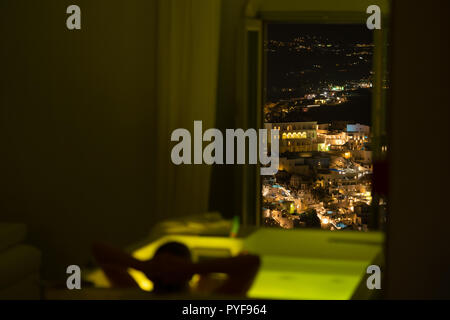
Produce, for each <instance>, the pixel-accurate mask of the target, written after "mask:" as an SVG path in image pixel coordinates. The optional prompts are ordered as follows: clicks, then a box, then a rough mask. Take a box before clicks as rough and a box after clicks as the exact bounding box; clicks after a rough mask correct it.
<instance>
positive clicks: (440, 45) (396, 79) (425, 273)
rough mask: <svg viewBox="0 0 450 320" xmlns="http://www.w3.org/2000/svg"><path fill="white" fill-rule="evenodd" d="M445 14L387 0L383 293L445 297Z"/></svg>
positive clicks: (449, 268) (449, 267)
mask: <svg viewBox="0 0 450 320" xmlns="http://www.w3.org/2000/svg"><path fill="white" fill-rule="evenodd" d="M449 12H450V3H449V1H446V0H441V1H417V2H410V1H393V16H392V22H393V28H392V29H393V34H392V39H391V43H392V59H391V62H392V77H391V79H392V100H391V110H390V119H391V121H390V122H391V148H390V150H391V154H390V174H391V179H390V182H391V186H390V197H389V203H390V209H389V223H388V233H387V236H388V241H387V267H388V270H387V277H388V278H387V283H386V285H387V287H386V289H387V297H388V298H402V299H404V298H450V249H449V245H450V232H449V224H448V213H449V209H448V207H449V205H448V198H449V196H448V194H449V188H448V183H449V181H450V175H449V161H448V160H449V158H448V155H449V143H448V139H449V136H450V135H449V119H450V117H449V116H450V112H449V109H450V106H449V102H448V101H449V100H448V92H449V88H450V78H449V72H450V68H449V64H450V59H449V56H450V52H449V41H450V37H449V33H448V13H449Z"/></svg>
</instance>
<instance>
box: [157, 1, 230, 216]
mask: <svg viewBox="0 0 450 320" xmlns="http://www.w3.org/2000/svg"><path fill="white" fill-rule="evenodd" d="M220 7H221V6H220V0H159V1H158V14H157V16H158V22H157V25H158V31H157V42H158V43H157V55H156V59H157V60H156V65H157V75H156V93H157V101H156V103H157V115H156V117H157V118H156V120H157V121H156V123H157V124H156V125H157V136H156V137H155V139H156V140H157V145H158V147H157V149H156V153H155V157H156V158H157V159H158V161H157V167H156V168H155V170H156V171H157V178H156V181H155V192H156V202H157V203H156V206H155V208H156V210H157V213H156V214H157V215H158V219H160V220H161V219H166V218H169V217H177V216H181V215H183V216H185V215H189V214H199V213H203V212H206V211H207V210H208V199H209V190H210V174H211V168H210V167H209V166H206V165H182V166H175V165H174V164H172V161H171V158H170V154H171V150H172V147H173V145H174V144H175V143H173V142H171V141H170V137H171V133H172V132H173V130H175V129H177V128H186V129H188V130H189V131H190V132H191V135H192V138H193V127H194V126H193V125H194V121H195V120H202V121H203V130H206V129H208V128H212V127H214V126H215V115H216V92H217V74H218V60H219V38H220Z"/></svg>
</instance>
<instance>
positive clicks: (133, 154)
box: [0, 0, 156, 277]
mask: <svg viewBox="0 0 450 320" xmlns="http://www.w3.org/2000/svg"><path fill="white" fill-rule="evenodd" d="M155 3H156V2H155V1H152V0H145V1H144V0H140V1H138V0H129V1H126V2H125V1H107V0H96V1H60V0H45V1H31V0H30V1H23V0H2V1H0V23H1V29H0V32H1V34H0V39H1V40H0V41H1V45H0V64H1V68H0V70H1V71H0V72H1V80H0V81H1V83H0V90H1V91H0V99H1V100H0V101H1V103H0V111H1V112H0V145H1V153H0V164H1V172H2V174H1V178H0V192H1V196H0V221H11V222H24V223H26V224H27V225H28V227H29V231H30V232H29V240H30V241H31V243H33V244H35V245H36V246H38V247H39V248H41V249H42V251H43V253H44V275H45V276H47V277H48V276H49V275H52V277H59V276H63V275H64V272H65V266H67V265H68V264H82V263H84V262H86V261H87V259H88V258H89V246H90V243H91V242H92V241H93V240H94V239H101V240H104V241H108V242H111V243H113V244H117V245H125V244H129V243H131V242H133V241H135V240H137V239H139V238H141V237H142V236H144V235H145V234H146V233H147V232H148V230H149V229H150V227H151V226H152V224H153V223H154V221H153V218H152V201H153V199H152V193H153V190H154V185H153V183H152V182H153V181H152V180H153V171H152V170H153V167H152V166H153V165H154V154H152V149H153V147H154V142H153V141H154V139H152V138H153V136H154V134H155V129H154V128H155V123H154V119H155V112H156V110H155V105H154V102H155V91H154V84H155V81H154V73H155V40H156V39H155V37H156V33H155V32H156V24H155V21H156V10H155V9H156V6H155ZM71 4H78V5H79V6H80V7H81V10H82V29H81V30H80V31H69V30H68V29H67V28H66V18H67V16H68V15H67V14H66V8H67V6H69V5H71Z"/></svg>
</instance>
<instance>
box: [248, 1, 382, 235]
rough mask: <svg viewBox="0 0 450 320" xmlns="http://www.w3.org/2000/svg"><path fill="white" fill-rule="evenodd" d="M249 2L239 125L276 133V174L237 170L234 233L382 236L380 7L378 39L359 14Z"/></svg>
mask: <svg viewBox="0 0 450 320" xmlns="http://www.w3.org/2000/svg"><path fill="white" fill-rule="evenodd" d="M254 2H255V1H250V4H249V7H248V8H247V14H248V15H250V16H251V18H249V19H247V22H246V32H245V41H244V43H245V47H246V50H245V52H246V55H245V59H246V64H245V65H246V68H245V69H246V70H245V71H246V72H245V74H246V77H245V81H246V82H245V84H246V92H245V104H246V108H245V110H246V112H245V117H244V118H245V123H246V124H247V125H248V127H254V128H258V127H259V128H266V129H269V130H270V129H278V130H280V135H279V142H280V166H279V172H278V173H277V174H276V175H275V176H260V175H259V168H256V169H255V168H246V169H245V170H244V174H243V180H244V181H243V182H244V201H243V222H244V224H245V225H256V226H265V227H275V228H284V229H295V228H321V229H326V230H360V231H367V230H380V229H383V226H384V221H385V218H386V209H385V208H386V203H387V200H386V198H385V193H384V192H383V191H384V190H383V187H381V188H380V187H379V186H378V189H377V188H376V186H374V182H375V181H377V180H378V181H379V180H383V179H380V178H378V179H377V177H376V175H377V174H378V175H383V174H384V173H383V172H381V171H377V168H376V167H377V165H378V164H383V163H384V160H385V156H386V152H387V149H388V147H387V130H386V122H387V119H386V97H387V91H388V89H389V82H388V73H387V52H388V51H387V48H388V26H389V25H388V22H389V21H388V14H389V7H388V3H387V1H381V2H380V3H378V5H379V6H380V7H381V9H382V29H381V30H369V29H368V28H367V26H366V21H367V18H368V16H369V15H368V14H367V13H366V8H367V6H368V5H369V4H368V5H364V4H359V5H358V6H357V7H355V4H354V3H351V1H347V2H343V4H341V3H339V7H338V5H337V4H335V3H333V2H330V3H329V5H328V6H318V5H316V7H315V6H314V4H313V3H312V2H308V1H306V2H302V4H298V3H294V2H293V1H281V2H278V4H277V3H275V2H274V1H260V2H258V5H253V7H252V3H254ZM334 7H335V9H333V8H334ZM325 8H326V9H325ZM374 167H375V168H374ZM379 167H383V166H382V165H381V166H379ZM374 169H375V170H374ZM255 181H256V188H255ZM378 184H379V183H378Z"/></svg>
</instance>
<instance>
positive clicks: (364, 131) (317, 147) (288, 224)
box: [263, 122, 372, 230]
mask: <svg viewBox="0 0 450 320" xmlns="http://www.w3.org/2000/svg"><path fill="white" fill-rule="evenodd" d="M266 129H278V130H279V136H274V137H272V138H274V139H279V144H280V163H279V172H278V174H277V175H276V176H275V177H271V178H266V179H265V180H264V182H263V199H264V218H265V221H266V222H268V223H270V224H272V225H278V226H280V227H283V228H295V227H296V226H301V225H302V223H301V220H302V219H301V217H302V214H304V213H305V212H308V211H310V210H312V209H314V210H315V212H316V213H317V216H318V217H319V219H320V221H321V227H322V228H324V229H356V230H363V229H365V228H367V224H368V219H369V211H370V204H371V200H372V198H371V176H372V151H371V150H370V127H369V126H366V125H361V124H353V123H342V122H341V123H327V124H318V123H317V122H290V123H267V124H266ZM269 143H270V140H269Z"/></svg>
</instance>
